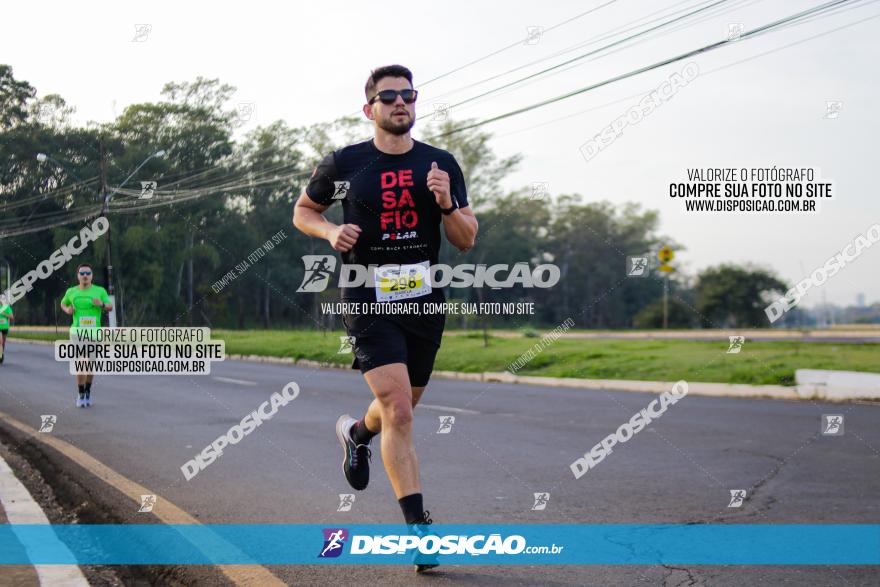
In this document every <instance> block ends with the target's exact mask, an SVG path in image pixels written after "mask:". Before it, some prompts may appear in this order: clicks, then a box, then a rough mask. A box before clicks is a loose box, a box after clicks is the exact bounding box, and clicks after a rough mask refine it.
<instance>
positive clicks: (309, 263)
mask: <svg viewBox="0 0 880 587" xmlns="http://www.w3.org/2000/svg"><path fill="white" fill-rule="evenodd" d="M302 260H303V266H305V270H306V271H305V274H304V275H303V280H302V283H301V284H300V286H299V288H298V289H297V290H296V291H297V293H303V292H306V293H317V292H322V291H324V290H325V289H327V285H329V283H330V276H331V275H333V272H334V271H336V257H334V256H333V255H303V256H302Z"/></svg>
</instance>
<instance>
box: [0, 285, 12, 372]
mask: <svg viewBox="0 0 880 587" xmlns="http://www.w3.org/2000/svg"><path fill="white" fill-rule="evenodd" d="M12 318H13V315H12V306H10V305H9V304H8V303H6V296H5V295H0V336H2V338H3V342H2V346H0V364H2V363H3V359H4V357H5V356H6V335H7V334H9V327H10V326H11V325H12Z"/></svg>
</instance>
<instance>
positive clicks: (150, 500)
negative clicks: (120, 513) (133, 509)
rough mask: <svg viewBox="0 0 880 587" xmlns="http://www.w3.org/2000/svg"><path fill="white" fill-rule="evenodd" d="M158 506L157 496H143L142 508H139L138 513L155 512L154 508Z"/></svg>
mask: <svg viewBox="0 0 880 587" xmlns="http://www.w3.org/2000/svg"><path fill="white" fill-rule="evenodd" d="M154 505H156V496H155V495H152V494H151V495H142V496H141V507H139V508H138V512H140V513H147V514H148V513H150V512H152V511H153V506H154Z"/></svg>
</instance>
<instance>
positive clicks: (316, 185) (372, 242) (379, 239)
mask: <svg viewBox="0 0 880 587" xmlns="http://www.w3.org/2000/svg"><path fill="white" fill-rule="evenodd" d="M435 161H436V162H437V166H438V167H439V168H440V169H442V170H443V171H445V172H447V173H448V174H449V185H450V192H451V194H452V198H453V199H454V201H455V202H456V203H457V205H458V207H459V208H464V207H466V206H468V200H467V190H466V188H465V184H464V176H463V174H462V172H461V168H460V167H459V165H458V162H457V161H456V160H455V157H453V156H452V154H451V153H449V152H448V151H444V150H443V149H438V148H437V147H432V146H431V145H428V144H427V143H422V142H420V141H416V140H413V147H412V149H410V150H409V151H407V152H406V153H402V154H400V155H391V154H388V153H383V152H382V151H380V150H379V149H377V148H376V146H375V145H374V144H373V140H372V139H370V140H368V141H364V142H362V143H357V144H354V145H349V146H347V147H344V148H342V149H339V150H337V151H333V152H332V153H330V154H328V155H327V156H326V157H324V159H323V160H322V161H321V163H319V164H318V166H317V167H316V168H315V170H314V171H313V172H312V177H311V180H310V181H309V184H308V186H306V194H307V195H308V196H309V198H311V199H312V200H313V201H315V202H316V203H318V204H321V205H325V206H328V205H331V204H333V203H334V202H335V201H339V202H341V203H342V212H343V218H344V222H345V223H346V224H356V225H357V226H359V227H360V228H361V233H360V236H359V237H358V240H357V242H356V243H355V245H354V247H352V249H351V250H349V251H346V252H344V253H342V262H343V263H346V264H356V265H363V266H368V265H379V266H381V265H389V264H391V265H413V264H420V263H425V262H427V263H428V264H429V265H434V264H436V263H437V262H438V255H439V252H440V242H441V241H440V238H441V237H440V224H441V222H442V214H441V213H440V207H439V206H438V205H437V200H436V198H435V197H434V193H433V192H432V191H431V190H429V189H428V185H427V180H428V172H429V171H430V170H431V163H432V162H435ZM435 292H436V293H435ZM432 294H433V295H432V296H431V297H427V296H422V297H417V298H414V299H408V300H406V301H417V302H421V301H428V300H431V299H434V298H436V297H438V296H439V297H440V298H442V296H443V293H442V290H440V289H439V288H433V291H432ZM342 297H343V299H352V300H359V301H376V295H375V291H374V289H373V288H371V287H366V286H364V287H358V288H344V289H343V292H342ZM383 301H384V300H383Z"/></svg>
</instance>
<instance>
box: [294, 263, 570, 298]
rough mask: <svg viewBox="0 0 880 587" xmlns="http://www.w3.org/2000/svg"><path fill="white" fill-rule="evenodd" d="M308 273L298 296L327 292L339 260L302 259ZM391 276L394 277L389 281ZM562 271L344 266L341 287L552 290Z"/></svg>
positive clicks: (545, 266)
mask: <svg viewBox="0 0 880 587" xmlns="http://www.w3.org/2000/svg"><path fill="white" fill-rule="evenodd" d="M302 261H303V265H304V268H305V273H304V275H303V280H302V283H301V284H300V286H299V287H298V288H297V290H296V291H297V293H303V292H305V293H319V292H322V291H324V290H326V289H327V287H328V286H329V285H330V281H331V278H332V277H333V275H334V274H335V272H336V257H334V256H332V255H303V257H302ZM389 276H391V277H389ZM560 277H561V270H560V269H559V266H558V265H554V264H553V263H542V264H540V265H536V266H535V267H534V268H532V267H531V266H530V265H529V263H526V262H525V261H521V262H519V263H514V264H513V265H508V264H506V263H498V264H495V265H485V264H474V263H459V264H458V265H446V264H444V263H435V264H433V265H430V264H428V262H427V261H424V262H422V263H415V264H411V265H395V264H388V265H359V264H356V263H345V264H342V265H341V266H340V271H339V284H338V285H339V287H341V288H342V287H350V288H355V287H364V286H366V287H377V286H382V285H383V284H384V283H386V282H387V281H389V280H390V281H401V280H403V282H407V281H411V282H412V284H410V285H409V287H410V288H412V287H414V285H413V284H419V286H420V287H421V284H422V283H424V284H425V286H426V287H428V288H431V287H451V288H471V287H490V288H492V289H506V288H512V287H515V286H520V287H524V288H550V287H553V286H554V285H556V284H557V283H559V279H560Z"/></svg>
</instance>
